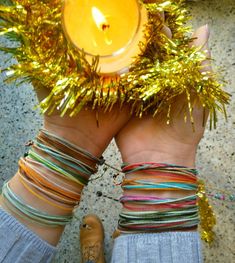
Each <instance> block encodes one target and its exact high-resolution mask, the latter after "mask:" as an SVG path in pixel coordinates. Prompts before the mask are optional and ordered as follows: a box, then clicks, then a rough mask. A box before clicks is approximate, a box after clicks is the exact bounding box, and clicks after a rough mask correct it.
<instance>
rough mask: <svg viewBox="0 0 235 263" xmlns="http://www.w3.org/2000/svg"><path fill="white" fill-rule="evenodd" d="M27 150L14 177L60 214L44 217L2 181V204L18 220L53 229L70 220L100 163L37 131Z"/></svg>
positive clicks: (53, 136) (100, 160)
mask: <svg viewBox="0 0 235 263" xmlns="http://www.w3.org/2000/svg"><path fill="white" fill-rule="evenodd" d="M29 146H30V149H29V151H28V153H27V154H26V155H25V157H24V158H21V159H20V161H19V170H18V176H19V179H20V181H21V183H22V185H23V186H24V187H25V188H26V189H27V190H28V191H29V192H30V193H31V194H32V195H34V196H36V197H37V198H39V199H41V200H43V201H44V202H46V203H47V204H49V205H51V206H54V207H56V208H59V209H60V210H62V211H64V213H63V215H55V214H48V213H47V212H45V211H41V210H38V209H36V208H35V207H33V206H31V205H29V204H28V203H27V202H26V201H25V200H23V198H21V197H19V196H18V195H17V194H16V193H14V191H13V190H12V189H11V187H10V183H9V182H6V183H5V184H4V186H3V189H2V196H3V201H4V204H5V205H6V206H7V208H8V209H9V210H10V211H12V212H14V213H16V214H17V215H19V216H20V217H22V218H24V219H26V220H29V221H32V222H36V223H37V224H41V225H46V226H51V227H57V226H63V225H65V224H67V223H68V222H69V221H70V220H71V219H72V214H73V210H74V207H75V206H76V205H77V204H78V203H79V201H80V195H81V191H82V189H83V187H84V186H85V185H87V183H88V180H89V178H90V176H91V175H92V174H93V173H95V172H97V165H101V164H103V163H104V159H103V158H100V159H99V158H96V157H94V156H92V155H91V154H90V153H89V152H87V151H85V150H84V149H81V148H79V147H77V146H75V145H73V144H71V143H70V142H68V141H66V140H64V139H63V138H60V137H58V136H56V135H54V134H51V133H49V132H48V131H46V130H40V132H39V135H38V137H37V138H36V140H35V141H32V142H30V143H29Z"/></svg>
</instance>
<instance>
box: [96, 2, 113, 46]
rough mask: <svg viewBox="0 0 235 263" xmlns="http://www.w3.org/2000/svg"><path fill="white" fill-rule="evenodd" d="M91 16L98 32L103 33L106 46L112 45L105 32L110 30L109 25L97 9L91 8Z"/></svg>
mask: <svg viewBox="0 0 235 263" xmlns="http://www.w3.org/2000/svg"><path fill="white" fill-rule="evenodd" d="M92 16H93V18H94V21H95V23H96V26H97V27H98V29H99V30H100V31H103V32H104V33H105V42H106V44H107V45H112V43H113V41H112V40H110V39H109V37H108V32H107V30H108V29H109V28H110V25H109V23H108V21H107V19H106V17H105V16H104V15H103V13H102V12H101V11H100V10H99V9H98V8H97V7H95V6H94V7H92Z"/></svg>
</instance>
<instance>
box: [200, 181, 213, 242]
mask: <svg viewBox="0 0 235 263" xmlns="http://www.w3.org/2000/svg"><path fill="white" fill-rule="evenodd" d="M197 195H198V208H199V215H200V228H201V229H200V230H201V238H202V240H204V241H205V242H207V243H209V244H211V243H212V242H213V240H214V232H213V227H214V226H215V224H216V219H215V214H214V213H213V210H212V207H211V206H210V204H209V201H208V198H207V196H206V189H205V184H204V182H203V181H201V180H199V182H198V193H197Z"/></svg>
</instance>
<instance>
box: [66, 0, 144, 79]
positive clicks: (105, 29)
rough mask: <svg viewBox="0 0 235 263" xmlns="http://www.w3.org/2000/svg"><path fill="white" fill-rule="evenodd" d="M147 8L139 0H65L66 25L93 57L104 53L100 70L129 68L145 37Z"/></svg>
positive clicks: (77, 43) (114, 71) (73, 39)
mask: <svg viewBox="0 0 235 263" xmlns="http://www.w3.org/2000/svg"><path fill="white" fill-rule="evenodd" d="M146 23H147V11H146V9H145V8H144V7H142V6H140V4H139V2H138V0H128V1H127V0H116V1H115V0H110V1H107V0H65V4H64V10H63V25H64V30H65V33H66V36H67V38H68V39H69V41H71V42H72V43H73V45H74V46H75V47H77V48H78V49H80V50H84V52H85V53H86V55H87V58H88V60H89V61H91V59H92V57H93V56H97V55H98V56H100V64H99V70H100V72H101V73H103V74H117V73H122V72H124V71H126V70H128V67H129V66H130V65H131V63H133V59H134V57H136V56H137V55H138V54H139V52H140V50H139V42H140V41H143V40H144V32H143V29H144V26H145V24H146Z"/></svg>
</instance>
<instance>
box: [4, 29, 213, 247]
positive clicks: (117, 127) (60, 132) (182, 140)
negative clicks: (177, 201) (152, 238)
mask: <svg viewBox="0 0 235 263" xmlns="http://www.w3.org/2000/svg"><path fill="white" fill-rule="evenodd" d="M165 30H167V28H165ZM168 33H169V31H168ZM208 37H209V34H208V28H207V27H202V28H200V29H199V30H198V31H197V32H196V33H195V42H194V45H196V46H204V47H205V48H206V49H207V45H206V44H207V41H208ZM207 70H208V69H207ZM40 95H42V94H39V98H40ZM185 103H186V98H184V97H179V98H177V99H176V101H175V104H174V105H173V107H172V115H171V122H170V124H167V120H166V117H165V116H164V115H162V116H161V115H158V116H156V117H155V118H153V117H152V116H151V115H145V116H144V117H143V118H142V119H139V118H136V117H131V116H130V114H129V112H130V111H129V107H128V106H125V107H123V108H122V109H120V108H119V107H118V106H116V107H114V108H113V110H112V111H110V112H108V113H104V112H102V111H99V112H95V111H91V110H88V109H83V110H82V111H81V112H80V113H79V115H78V116H76V117H73V118H70V117H68V116H65V117H63V118H61V117H60V116H59V114H56V113H54V114H53V115H51V116H47V115H45V117H44V128H45V129H46V130H48V131H49V132H51V133H53V134H56V135H57V136H59V137H63V138H64V139H65V140H67V141H69V142H71V143H73V144H75V145H77V146H79V147H81V148H83V149H86V150H87V151H89V152H90V153H91V154H93V155H94V156H96V157H100V156H101V155H102V153H103V152H104V150H105V149H106V147H107V146H108V145H109V143H110V141H111V140H112V139H113V138H114V137H115V139H116V142H117V145H118V147H119V149H120V151H121V155H122V159H123V161H124V162H129V163H136V162H151V161H153V162H158V163H160V162H164V163H173V164H178V165H184V166H190V167H193V166H194V162H195V154H196V148H197V145H198V143H199V141H200V139H201V138H202V136H203V133H204V128H205V127H204V126H203V117H204V114H203V111H204V109H203V107H202V105H200V103H199V102H198V103H196V102H195V104H197V105H194V111H193V117H194V122H195V131H194V132H193V129H192V124H191V121H190V118H188V119H187V121H186V122H184V113H183V112H182V107H183V105H184V104H185ZM97 120H98V123H99V125H97ZM10 184H11V188H12V189H13V190H14V192H15V193H16V194H18V195H19V196H22V197H23V198H24V199H25V200H27V201H29V203H30V204H31V203H32V204H34V206H35V207H36V208H39V209H42V208H43V210H46V211H47V212H50V213H53V214H57V213H59V214H61V211H59V210H58V211H57V210H55V209H54V210H53V208H52V207H51V206H47V205H46V204H45V203H44V202H42V201H41V200H38V199H36V197H35V198H32V195H30V193H27V191H25V189H24V187H23V186H22V185H21V183H20V180H19V178H18V177H17V175H16V176H15V177H13V179H12V180H11V182H10ZM166 194H167V193H166ZM182 194H183V193H182ZM2 206H3V208H5V209H6V210H8V209H7V208H6V207H4V204H2ZM14 216H16V215H14ZM16 217H17V216H16ZM21 221H22V223H24V224H25V225H27V227H28V228H30V229H31V230H33V231H34V232H35V233H37V234H38V235H39V236H41V237H42V238H43V239H44V240H46V241H47V242H49V243H50V244H52V245H56V244H57V243H58V241H59V239H60V235H61V233H62V232H63V228H62V227H61V228H59V229H58V228H55V229H50V228H46V227H41V226H38V225H35V224H33V223H29V222H28V221H27V220H21Z"/></svg>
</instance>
